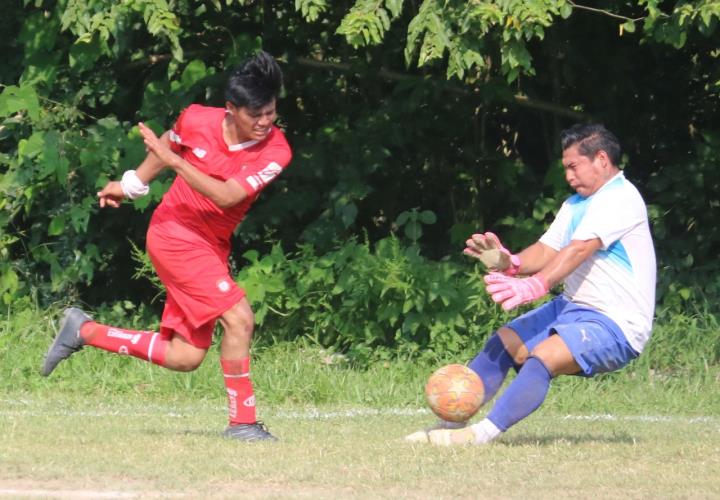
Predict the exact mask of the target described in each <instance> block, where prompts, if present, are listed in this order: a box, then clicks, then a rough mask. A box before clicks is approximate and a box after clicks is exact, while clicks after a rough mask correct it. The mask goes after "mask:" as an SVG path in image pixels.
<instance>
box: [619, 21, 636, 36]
mask: <svg viewBox="0 0 720 500" xmlns="http://www.w3.org/2000/svg"><path fill="white" fill-rule="evenodd" d="M623 31H627V32H628V33H635V22H634V21H626V22H624V23H623V24H621V25H620V34H621V35H622V34H623Z"/></svg>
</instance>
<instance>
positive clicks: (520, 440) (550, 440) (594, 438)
mask: <svg viewBox="0 0 720 500" xmlns="http://www.w3.org/2000/svg"><path fill="white" fill-rule="evenodd" d="M637 441H638V439H637V438H636V437H633V436H631V435H630V434H626V433H622V434H613V435H607V434H605V435H601V434H526V435H523V436H517V437H504V438H502V439H501V440H500V441H498V444H504V445H507V446H529V445H535V446H548V445H553V444H582V443H607V444H610V443H613V444H635V443H637Z"/></svg>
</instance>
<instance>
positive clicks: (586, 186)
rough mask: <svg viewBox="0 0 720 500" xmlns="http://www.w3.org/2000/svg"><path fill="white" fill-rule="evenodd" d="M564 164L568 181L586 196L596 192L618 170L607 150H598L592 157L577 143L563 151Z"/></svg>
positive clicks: (581, 194) (580, 193) (579, 192)
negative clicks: (579, 147) (580, 148)
mask: <svg viewBox="0 0 720 500" xmlns="http://www.w3.org/2000/svg"><path fill="white" fill-rule="evenodd" d="M562 165H563V168H564V169H565V180H566V181H567V183H568V184H570V187H571V188H573V189H574V190H575V191H576V192H577V193H578V194H579V195H580V196H584V197H586V198H587V197H588V196H591V195H593V194H595V192H597V190H598V189H600V188H601V187H602V186H603V185H604V184H605V183H606V182H607V181H609V180H610V179H611V178H612V177H613V176H614V175H615V174H616V173H617V172H618V169H617V167H615V166H614V165H613V164H612V163H611V162H610V161H609V159H608V155H607V153H606V152H605V151H602V150H601V151H598V152H597V153H596V154H595V155H594V156H592V157H590V156H585V155H583V154H581V153H580V152H579V151H578V145H577V144H574V145H572V146H570V147H569V148H567V149H566V150H565V151H563V157H562Z"/></svg>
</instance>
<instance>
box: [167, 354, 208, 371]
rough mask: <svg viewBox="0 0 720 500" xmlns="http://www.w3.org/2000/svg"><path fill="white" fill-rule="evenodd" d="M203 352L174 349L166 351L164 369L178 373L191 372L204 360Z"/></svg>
mask: <svg viewBox="0 0 720 500" xmlns="http://www.w3.org/2000/svg"><path fill="white" fill-rule="evenodd" d="M205 353H206V351H204V350H192V349H175V350H174V351H173V350H171V351H168V353H167V355H166V358H165V364H164V365H163V366H165V367H166V368H170V369H171V370H175V371H178V372H191V371H193V370H195V369H197V368H198V367H199V366H200V365H201V364H202V362H203V359H205Z"/></svg>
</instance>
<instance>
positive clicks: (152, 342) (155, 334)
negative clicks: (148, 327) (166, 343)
mask: <svg viewBox="0 0 720 500" xmlns="http://www.w3.org/2000/svg"><path fill="white" fill-rule="evenodd" d="M158 335H160V333H159V332H156V333H154V334H153V336H152V338H151V339H150V347H148V361H150V362H151V363H152V360H153V359H152V352H153V348H154V347H155V340H156V339H157V336H158Z"/></svg>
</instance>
